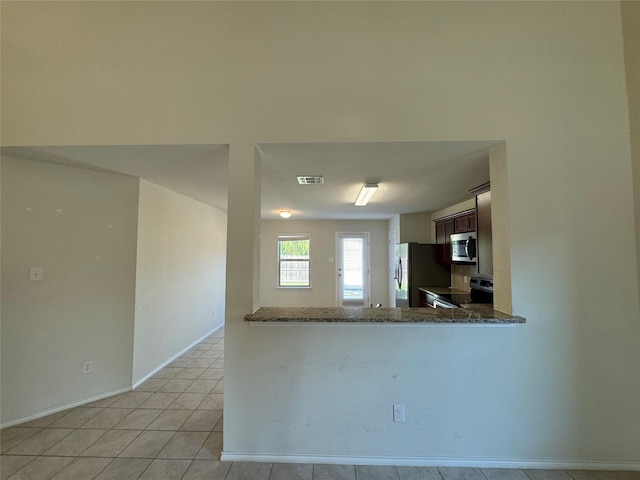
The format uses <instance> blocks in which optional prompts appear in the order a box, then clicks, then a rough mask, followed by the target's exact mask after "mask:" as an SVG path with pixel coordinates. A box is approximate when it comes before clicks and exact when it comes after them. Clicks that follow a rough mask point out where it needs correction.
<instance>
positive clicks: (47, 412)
mask: <svg viewBox="0 0 640 480" xmlns="http://www.w3.org/2000/svg"><path fill="white" fill-rule="evenodd" d="M222 327H224V323H222V324H221V325H218V326H217V327H215V328H214V329H212V330H210V331H209V332H207V333H205V334H204V335H202V336H201V337H200V338H199V339H197V340H195V341H194V342H193V343H191V345H189V346H188V347H186V348H184V349H183V350H181V351H180V352H178V353H176V354H175V355H173V356H172V357H171V358H170V359H168V360H167V361H165V362H163V363H162V365H160V366H158V367H156V368H155V369H154V370H153V371H152V372H151V373H149V374H147V375H146V376H145V377H144V378H143V379H142V380H140V381H138V382H136V383H135V384H134V385H128V386H126V387H121V388H118V389H116V390H111V391H109V392H105V393H101V394H100V395H95V396H93V397H90V398H84V399H82V400H78V401H77V402H72V403H67V404H65V405H59V406H57V407H53V408H48V409H47V410H42V411H40V412H38V413H34V414H32V415H28V416H26V417H21V418H18V419H16V420H11V421H9V422H6V423H0V430H2V429H5V428H9V427H13V426H15V425H20V424H21V423H26V422H30V421H32V420H37V419H38V418H42V417H46V416H48V415H53V414H54V413H58V412H61V411H63V410H68V409H70V408H75V407H81V406H82V405H86V404H88V403H93V402H97V401H98V400H103V399H105V398H108V397H112V396H114V395H120V394H121V393H127V392H130V391H131V390H134V389H135V388H136V387H138V386H140V385H141V384H142V383H143V382H145V381H146V380H148V379H149V377H152V376H153V375H155V374H156V373H157V372H158V371H159V370H161V369H162V368H164V367H165V366H166V365H168V364H169V363H171V362H173V361H174V360H175V359H176V358H178V357H179V356H181V355H182V354H183V353H185V352H186V351H187V350H190V349H191V348H193V347H194V346H195V345H196V344H198V343H200V342H201V341H202V340H204V339H205V338H207V337H208V336H209V335H211V334H213V333H215V332H217V331H218V330H220V329H221V328H222Z"/></svg>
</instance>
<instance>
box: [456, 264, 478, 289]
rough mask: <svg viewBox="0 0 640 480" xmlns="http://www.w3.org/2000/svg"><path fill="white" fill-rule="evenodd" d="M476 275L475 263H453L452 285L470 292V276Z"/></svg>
mask: <svg viewBox="0 0 640 480" xmlns="http://www.w3.org/2000/svg"><path fill="white" fill-rule="evenodd" d="M471 275H476V266H475V265H451V286H452V287H453V288H456V289H458V290H464V291H465V292H469V291H470V290H471V289H470V288H469V277H470V276H471Z"/></svg>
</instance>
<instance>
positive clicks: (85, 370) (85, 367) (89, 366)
mask: <svg viewBox="0 0 640 480" xmlns="http://www.w3.org/2000/svg"><path fill="white" fill-rule="evenodd" d="M89 373H93V360H89V361H87V362H83V363H82V375H87V374H89Z"/></svg>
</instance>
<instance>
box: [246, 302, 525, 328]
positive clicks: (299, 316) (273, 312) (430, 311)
mask: <svg viewBox="0 0 640 480" xmlns="http://www.w3.org/2000/svg"><path fill="white" fill-rule="evenodd" d="M244 319H245V321H246V322H252V323H270V322H273V323H351V324H353V323H363V324H364V323H388V324H437V323H442V324H451V323H460V324H517V323H525V319H524V318H522V317H519V316H516V315H509V314H506V313H503V312H499V311H498V310H494V309H493V305H480V304H474V305H472V306H467V307H466V308H362V307H342V308H341V307H260V308H258V309H257V310H256V311H255V312H254V313H251V314H248V315H245V317H244Z"/></svg>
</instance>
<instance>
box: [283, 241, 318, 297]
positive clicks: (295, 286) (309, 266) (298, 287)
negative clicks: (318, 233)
mask: <svg viewBox="0 0 640 480" xmlns="http://www.w3.org/2000/svg"><path fill="white" fill-rule="evenodd" d="M287 240H289V241H291V240H307V241H308V242H309V258H308V259H307V260H300V261H306V262H307V272H308V277H309V280H308V282H307V285H281V284H280V280H281V275H280V271H281V266H282V261H283V260H282V259H281V258H280V242H281V241H287ZM276 261H277V268H276V288H281V289H285V290H296V289H298V290H308V289H310V288H311V234H309V233H279V234H278V238H277V239H276Z"/></svg>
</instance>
